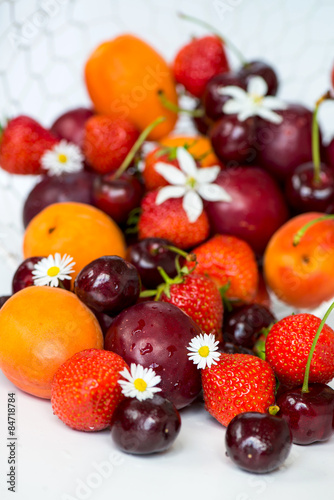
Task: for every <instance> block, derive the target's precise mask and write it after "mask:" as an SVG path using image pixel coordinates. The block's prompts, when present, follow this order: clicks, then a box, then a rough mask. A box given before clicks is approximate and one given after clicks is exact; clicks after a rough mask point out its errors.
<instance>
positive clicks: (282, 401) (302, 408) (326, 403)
mask: <svg viewBox="0 0 334 500" xmlns="http://www.w3.org/2000/svg"><path fill="white" fill-rule="evenodd" d="M308 390H309V392H302V390H301V388H293V389H287V390H285V391H284V392H283V393H281V395H280V396H279V397H278V398H277V405H278V406H279V408H280V410H279V412H278V413H277V416H279V417H281V418H282V420H285V421H286V422H287V424H288V425H289V427H290V430H291V433H292V439H293V442H294V443H296V444H304V445H306V444H311V443H314V442H316V441H326V440H327V439H329V438H330V437H331V435H332V434H333V425H334V390H333V389H332V388H331V387H329V386H328V385H326V384H309V386H308Z"/></svg>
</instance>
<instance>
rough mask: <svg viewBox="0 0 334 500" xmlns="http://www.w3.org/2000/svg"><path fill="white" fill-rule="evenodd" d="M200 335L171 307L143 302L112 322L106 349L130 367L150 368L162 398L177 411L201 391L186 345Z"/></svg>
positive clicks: (187, 317)
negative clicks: (118, 356) (155, 377)
mask: <svg viewBox="0 0 334 500" xmlns="http://www.w3.org/2000/svg"><path fill="white" fill-rule="evenodd" d="M200 333H201V330H200V328H199V327H198V326H197V324H196V323H195V322H194V321H193V320H192V319H191V318H190V317H189V316H187V315H186V314H185V313H184V312H182V311H181V309H179V308H178V307H176V306H174V305H173V304H167V303H165V302H154V301H148V302H142V303H138V304H135V305H134V306H132V307H129V308H128V309H126V310H124V311H122V312H121V313H120V314H119V315H118V316H117V317H116V318H115V319H114V321H113V323H112V325H111V327H110V328H109V330H108V332H107V335H106V338H105V349H107V350H110V351H114V352H116V353H117V354H119V355H120V356H122V358H123V359H124V360H125V361H126V363H128V364H129V365H130V364H131V363H136V364H141V365H142V366H144V368H152V369H153V370H154V371H155V372H156V374H157V375H160V377H161V379H162V382H161V385H160V387H161V389H162V392H161V396H163V397H166V398H167V399H169V400H170V401H171V402H172V403H174V404H175V406H176V408H177V409H180V408H183V407H184V406H187V405H188V404H190V403H191V402H192V401H194V400H195V399H196V397H197V396H198V394H199V393H200V390H201V374H200V370H198V369H197V367H196V366H195V365H194V363H193V362H192V361H190V360H189V358H188V355H187V353H188V352H189V351H188V350H187V346H188V344H189V342H190V341H191V340H192V338H193V337H195V336H196V335H199V334H200Z"/></svg>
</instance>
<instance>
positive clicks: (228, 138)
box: [209, 115, 256, 166]
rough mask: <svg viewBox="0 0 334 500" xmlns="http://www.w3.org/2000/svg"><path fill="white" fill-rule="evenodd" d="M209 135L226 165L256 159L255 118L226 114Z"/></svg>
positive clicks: (217, 153) (215, 150)
mask: <svg viewBox="0 0 334 500" xmlns="http://www.w3.org/2000/svg"><path fill="white" fill-rule="evenodd" d="M209 136H210V139H211V142H212V147H213V150H214V152H215V153H216V155H217V156H218V158H219V159H220V160H221V161H222V162H223V163H225V165H226V166H236V165H240V164H244V165H245V164H247V163H253V162H254V161H255V160H256V149H255V148H254V147H253V144H254V141H255V119H254V118H248V119H247V120H244V121H240V120H239V119H238V118H237V115H225V116H223V117H221V118H220V119H219V120H218V121H217V122H215V124H214V125H213V126H212V128H211V129H210V133H209Z"/></svg>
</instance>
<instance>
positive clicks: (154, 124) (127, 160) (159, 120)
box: [114, 116, 166, 179]
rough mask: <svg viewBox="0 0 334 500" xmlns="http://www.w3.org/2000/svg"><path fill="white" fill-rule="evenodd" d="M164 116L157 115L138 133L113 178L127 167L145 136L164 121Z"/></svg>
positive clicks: (117, 176) (118, 175)
mask: <svg viewBox="0 0 334 500" xmlns="http://www.w3.org/2000/svg"><path fill="white" fill-rule="evenodd" d="M165 120H166V118H165V117H164V116H159V117H158V118H157V119H156V120H154V121H153V122H152V123H150V124H149V125H148V126H147V127H146V128H145V129H144V130H143V131H142V133H141V134H140V135H139V137H138V139H137V140H136V142H135V143H134V145H133V146H132V148H131V149H130V151H129V153H128V155H127V156H126V158H125V159H124V161H123V162H122V164H121V166H120V167H119V168H118V169H117V170H116V172H115V175H114V179H118V178H119V177H120V176H121V175H122V174H123V173H124V172H125V170H126V169H127V168H128V166H129V165H130V163H131V162H132V160H133V159H134V157H135V155H136V154H137V152H138V151H139V149H140V147H141V146H142V144H143V142H144V141H145V140H146V139H147V136H148V135H149V134H150V133H151V132H152V130H153V129H154V128H155V127H157V126H158V125H159V124H160V123H162V122H164V121H165Z"/></svg>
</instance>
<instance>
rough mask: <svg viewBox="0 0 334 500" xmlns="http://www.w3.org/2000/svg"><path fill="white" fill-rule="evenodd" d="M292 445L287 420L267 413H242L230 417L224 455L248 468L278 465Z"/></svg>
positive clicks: (264, 469) (263, 469) (269, 468)
mask: <svg viewBox="0 0 334 500" xmlns="http://www.w3.org/2000/svg"><path fill="white" fill-rule="evenodd" d="M291 445H292V440H291V432H290V429H289V426H288V424H287V423H286V422H285V421H284V420H283V419H281V418H278V417H276V416H275V417H274V416H272V415H269V414H266V413H256V412H246V413H241V414H239V415H237V416H236V417H234V418H233V419H232V420H231V422H230V423H229V425H228V426H227V429H226V433H225V446H226V453H227V455H228V456H229V457H230V459H231V460H232V461H233V462H234V463H235V464H236V465H238V467H241V469H244V470H247V471H249V472H257V473H266V472H270V471H272V470H275V469H277V468H278V467H279V466H280V465H282V464H283V463H284V461H285V460H286V458H287V457H288V455H289V453H290V450H291Z"/></svg>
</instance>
